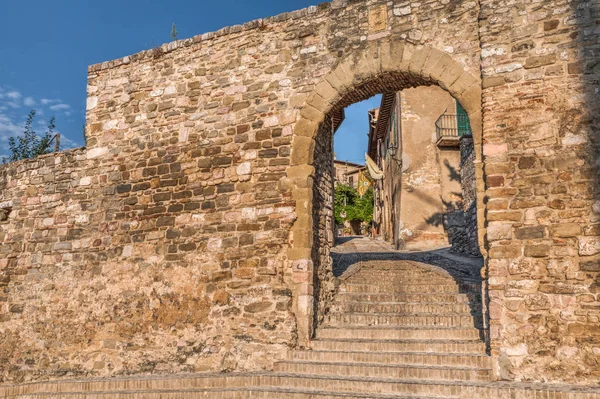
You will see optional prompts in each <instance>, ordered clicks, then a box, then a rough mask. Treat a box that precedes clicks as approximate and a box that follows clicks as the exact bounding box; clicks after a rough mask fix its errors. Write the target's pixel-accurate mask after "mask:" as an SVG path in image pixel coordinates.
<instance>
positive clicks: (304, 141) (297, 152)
mask: <svg viewBox="0 0 600 399" xmlns="http://www.w3.org/2000/svg"><path fill="white" fill-rule="evenodd" d="M314 152H315V140H313V139H312V138H310V137H303V136H296V137H294V141H293V142H292V154H291V164H292V166H296V165H306V164H311V163H312V162H313V159H314ZM288 176H289V175H288Z"/></svg>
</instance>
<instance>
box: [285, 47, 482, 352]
mask: <svg viewBox="0 0 600 399" xmlns="http://www.w3.org/2000/svg"><path fill="white" fill-rule="evenodd" d="M429 85H438V86H440V87H441V88H443V89H445V90H446V91H448V92H449V93H450V94H451V95H452V96H453V97H454V98H455V99H457V100H458V101H459V102H460V104H461V105H462V106H463V108H464V109H465V110H466V112H467V113H468V115H469V119H470V121H471V127H472V131H473V141H474V145H475V169H476V179H477V214H478V215H477V216H478V224H479V226H478V227H479V237H478V239H479V246H480V248H481V249H482V252H484V248H483V237H484V235H485V229H484V227H485V225H484V215H485V211H484V203H483V198H484V189H485V187H484V183H483V167H482V146H481V144H482V116H481V115H482V114H481V92H482V90H481V81H480V79H479V78H478V77H475V76H473V75H472V74H470V73H469V72H468V71H466V70H465V68H464V67H463V66H462V65H461V64H460V63H459V62H457V61H456V60H454V59H453V58H452V57H451V56H450V55H448V54H447V53H444V52H442V51H440V50H437V49H435V48H433V47H428V46H414V45H411V44H408V43H404V42H394V41H377V42H370V43H368V44H367V45H366V46H365V47H363V48H361V49H359V50H357V51H355V52H353V53H351V54H349V55H347V56H346V57H345V58H343V59H342V60H341V61H340V62H339V63H338V64H337V66H336V67H335V68H334V69H333V70H332V72H330V73H329V74H327V75H326V76H325V77H324V78H323V79H322V80H321V81H320V82H319V83H318V84H317V85H316V86H315V89H314V91H313V93H311V95H310V96H309V97H308V100H307V102H306V104H305V106H304V107H303V109H302V111H301V113H300V115H301V119H300V120H299V121H298V122H297V124H296V126H295V129H294V139H293V144H292V153H291V166H290V167H289V168H288V171H287V175H288V178H289V179H290V180H291V181H292V182H293V185H294V186H293V197H294V200H295V201H296V209H297V211H296V212H297V220H296V223H295V224H294V226H293V228H292V231H291V243H292V246H291V248H290V251H289V259H290V261H291V262H292V267H293V271H292V273H293V281H294V284H295V287H294V294H295V295H294V311H295V314H296V318H297V321H298V332H299V338H300V343H301V344H306V343H307V342H308V341H309V339H310V337H311V336H312V332H313V320H314V301H315V296H316V295H317V293H316V292H315V284H314V282H315V278H317V276H316V273H318V272H317V270H315V265H314V259H315V256H316V255H315V251H314V249H315V248H314V242H315V235H316V234H317V235H318V234H324V233H325V232H320V231H318V230H315V229H319V226H318V225H317V224H316V221H315V220H314V217H313V206H314V192H313V186H314V184H315V176H316V174H315V171H316V168H315V166H316V164H315V148H316V147H317V146H318V145H322V144H321V143H319V140H318V139H319V137H320V136H319V135H321V134H330V133H329V131H330V123H331V122H330V121H331V118H333V117H335V115H338V114H339V113H340V112H342V111H343V109H344V108H345V107H347V106H349V105H351V104H353V103H356V102H358V101H362V100H365V99H367V98H369V97H371V96H373V95H376V94H379V93H384V92H396V91H400V90H403V89H406V88H410V87H417V86H429ZM484 255H485V252H484Z"/></svg>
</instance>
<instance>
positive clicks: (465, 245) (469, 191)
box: [449, 136, 481, 256]
mask: <svg viewBox="0 0 600 399" xmlns="http://www.w3.org/2000/svg"><path fill="white" fill-rule="evenodd" d="M460 175H461V182H462V209H461V210H460V214H456V215H453V216H454V217H452V218H449V220H450V221H449V224H450V225H451V226H452V227H451V230H452V251H453V252H457V253H461V254H465V255H469V256H481V251H480V249H479V242H478V236H479V234H478V233H479V231H478V230H479V229H478V221H477V177H476V175H475V146H474V144H473V137H468V136H464V137H461V139H460Z"/></svg>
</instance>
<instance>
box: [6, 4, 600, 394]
mask: <svg viewBox="0 0 600 399" xmlns="http://www.w3.org/2000/svg"><path fill="white" fill-rule="evenodd" d="M599 15H600V10H599V6H598V2H597V1H594V0H577V1H573V2H566V1H563V0H545V1H541V2H531V1H524V0H515V1H511V2H507V1H503V0H500V1H499V0H479V1H460V0H458V1H454V0H452V1H432V2H430V3H418V2H415V3H410V4H409V3H406V2H401V1H383V0H368V1H351V0H348V1H346V0H334V1H333V2H332V3H325V4H323V5H321V6H318V7H311V8H308V9H305V10H301V11H297V12H292V13H287V14H283V15H280V16H277V17H272V18H268V19H264V20H257V21H253V22H250V23H247V24H244V25H239V26H234V27H229V28H224V29H222V30H220V31H218V32H214V33H207V34H203V35H200V36H196V37H194V38H190V39H186V40H181V41H177V42H173V43H169V44H165V45H163V46H162V47H158V48H156V49H152V50H148V51H144V52H141V53H139V54H136V55H132V56H128V57H124V58H121V59H118V60H114V61H108V62H104V63H102V64H98V65H93V66H91V67H90V68H89V70H88V85H87V90H88V99H87V124H86V138H87V147H86V148H80V149H75V150H70V151H66V152H63V153H58V154H52V155H47V156H42V157H39V158H37V159H33V160H26V161H21V162H17V163H13V164H8V165H3V166H0V204H2V205H1V206H0V208H2V210H3V211H2V212H1V213H2V214H3V216H2V217H1V218H0V255H1V256H0V290H1V292H0V335H1V336H2V339H1V340H0V376H1V377H0V378H1V379H2V383H3V385H5V384H10V383H21V382H39V381H48V380H52V381H60V380H63V379H71V380H72V379H75V378H76V379H84V380H85V379H89V378H92V377H93V378H98V377H115V376H129V379H123V380H119V381H121V382H118V383H117V382H115V383H114V384H112V385H111V383H106V384H104V383H102V382H94V381H93V380H92V381H84V382H82V383H81V385H85V386H86V387H87V389H97V390H98V391H99V392H104V394H106V392H108V391H109V390H111V389H112V390H119V389H121V388H122V389H129V390H132V389H134V388H135V387H137V388H139V389H141V388H140V387H141V386H142V385H143V384H147V385H145V386H152V387H157V388H156V389H157V392H160V389H163V390H165V389H169V388H168V387H169V386H170V385H169V384H168V383H164V384H163V383H161V382H158V381H159V380H157V379H149V380H145V382H144V383H140V385H137V383H135V382H132V379H135V378H140V376H142V375H146V374H151V373H152V374H170V375H173V374H177V373H186V372H202V371H232V370H237V371H239V370H246V371H247V370H264V369H272V367H273V363H274V362H275V361H277V360H279V359H283V358H284V357H285V356H286V353H287V352H288V351H289V349H290V348H297V347H310V346H311V345H314V344H315V342H316V341H315V340H314V339H313V338H314V329H315V326H316V325H319V323H320V322H321V321H322V320H324V319H325V318H326V315H327V312H328V311H329V309H330V308H331V306H332V303H333V299H334V297H335V294H336V292H337V291H336V290H337V288H338V287H339V284H338V283H337V282H336V278H335V275H334V271H333V267H332V260H331V257H330V250H331V245H332V241H333V233H332V232H333V226H332V225H333V223H332V206H331V203H332V200H333V198H332V192H333V184H334V171H333V151H332V131H333V130H334V129H333V127H334V126H335V120H336V118H339V115H340V113H341V112H342V110H343V109H344V108H345V107H347V106H349V105H351V104H352V103H355V102H358V101H362V100H365V99H367V98H369V97H371V96H373V95H376V94H379V93H396V92H398V91H401V90H405V89H409V88H412V87H417V86H439V87H441V88H442V89H444V90H446V91H447V92H449V93H450V94H451V95H452V96H453V97H454V98H455V99H457V100H458V101H459V102H460V104H462V105H463V107H464V109H465V111H466V113H467V114H468V116H469V119H470V121H471V128H472V131H473V143H472V148H473V152H472V155H471V159H473V167H472V168H471V169H470V172H469V173H471V175H472V176H474V177H475V183H474V184H473V186H472V194H474V195H473V197H474V198H475V204H474V206H473V208H472V209H473V215H476V220H477V223H478V227H479V228H478V229H477V235H478V242H479V249H480V250H481V252H482V253H483V255H484V258H485V266H484V267H483V269H482V270H481V273H480V275H481V276H482V277H483V284H482V286H481V289H480V290H479V292H478V294H477V295H478V296H481V297H483V301H482V304H483V305H482V306H481V307H480V309H479V310H478V312H479V313H480V315H481V316H480V320H482V326H483V327H482V330H481V335H477V337H475V338H474V339H479V338H478V337H483V339H484V341H485V342H484V343H482V342H479V344H480V345H479V346H484V345H485V347H486V348H487V349H488V352H489V361H490V362H491V364H492V367H493V370H494V372H493V377H492V379H494V380H498V379H502V380H507V381H537V382H569V383H578V384H586V383H587V384H594V383H596V382H597V381H598V376H600V367H599V364H600V360H599V357H600V329H599V327H598V323H599V320H600V297H599V295H600V277H599V272H600V258H599V257H600V196H599V187H598V185H599V181H600V175H599V165H600V161H599V159H600V144H599V143H600V141H599V140H598V137H599V135H600V131H599V130H598V127H599V126H600V119H599V118H600V107H599V103H600V101H599V99H600V86H599V85H600V83H599V82H600V70H599V68H598V65H599V63H600V55H599V54H600V51H598V49H599V48H600V42H599V40H600V34H599V32H598V29H599V28H598V27H599V25H598V19H599ZM464 169H468V168H464ZM464 169H463V170H464ZM381 283H382V284H383V283H385V281H382V282H381ZM451 286H452V285H451V284H447V285H445V286H444V289H446V287H451ZM452 287H454V288H456V284H454V285H453V286H452ZM459 288H460V289H463V286H459ZM471 288H472V287H471ZM473 289H474V288H473ZM468 299H469V298H467V299H466V300H467V301H468ZM419 320H421V319H419ZM427 320H430V319H427ZM431 320H434V321H435V322H439V323H444V322H445V321H444V320H455V319H452V318H449V319H436V318H435V316H434V317H432V318H431ZM458 320H459V321H461V320H463V319H458ZM461 322H462V321H461ZM471 326H472V324H471ZM416 331H417V334H420V332H419V330H416ZM484 355H485V354H484ZM485 356H487V355H485ZM215 378H217V379H218V381H220V382H219V384H221V385H219V384H214V385H211V384H210V383H208V382H207V381H209V380H208V379H201V378H200V379H193V380H192V379H189V380H182V381H183V382H181V384H182V385H183V386H185V387H188V388H189V389H197V388H198V387H199V386H203V387H206V386H209V387H223V386H225V387H230V388H231V387H238V386H239V385H235V384H246V383H247V384H252V383H253V381H254V380H253V379H254V378H256V380H261V381H267V382H269V383H270V384H272V385H275V386H276V385H277V384H279V383H280V382H281V381H283V378H284V376H281V375H278V376H274V377H270V376H263V375H261V376H259V377H254V376H246V377H242V380H237V381H238V382H236V383H234V382H232V381H233V380H231V379H230V376H223V375H221V376H220V377H215ZM231 378H232V377H231ZM290 378H291V377H290ZM307 378H308V377H303V378H298V379H296V380H293V381H295V382H294V383H295V384H296V385H295V386H297V387H301V386H303V384H304V383H305V382H306V381H307ZM186 381H187V382H186ZM190 381H191V382H190ZM239 381H242V382H239ZM286 381H287V380H286ZM311 381H315V384H317V383H320V384H321V385H320V387H324V386H325V387H329V388H332V387H333V388H335V387H340V388H339V389H341V390H344V391H345V392H346V393H348V392H355V390H360V389H364V388H363V387H364V386H366V385H368V386H369V387H374V388H373V389H376V390H377V391H378V392H381V390H380V389H383V388H382V387H383V386H384V385H385V387H386V388H385V389H386V391H385V392H387V393H389V395H395V394H397V393H398V392H399V391H398V390H397V389H399V388H398V387H400V386H402V387H404V388H402V389H405V388H406V389H407V390H408V389H409V388H410V387H407V385H406V384H404V385H402V384H401V383H397V384H394V385H393V386H391V385H386V384H385V383H383V382H379V383H376V384H375V385H370V384H366V382H364V381H363V380H353V381H352V382H351V383H350V382H348V379H347V378H346V379H340V378H337V379H327V380H324V379H311ZM69 384H75V383H67V382H64V383H62V382H49V383H44V384H27V385H20V386H18V387H12V386H7V387H4V386H3V387H2V388H0V393H1V394H2V395H3V396H7V397H11V396H13V397H14V396H19V395H28V397H32V396H35V395H36V394H35V392H38V393H39V392H46V393H47V392H49V391H52V390H53V391H54V392H59V391H60V392H66V391H68V392H72V393H73V392H79V391H77V390H76V389H81V388H80V386H79V385H78V386H77V387H74V386H73V385H69ZM161 384H162V385H161ZM186 384H187V385H186ZM193 384H195V385H194V386H193V387H191V388H190V385H193ZM228 384H229V385H228ZM377 384H379V385H377ZM432 386H433V385H431V384H422V385H419V387H420V388H419V389H422V390H421V391H419V392H421V393H422V394H423V395H424V396H429V397H432V396H447V397H451V396H454V397H463V398H467V397H503V398H508V397H511V395H513V393H514V392H515V389H516V390H517V391H518V392H525V391H528V390H531V391H535V390H536V389H538V388H536V386H527V387H525V386H523V385H519V386H517V388H514V389H513V388H507V386H505V385H485V384H483V383H482V384H480V385H477V384H474V383H462V382H461V383H453V384H452V385H451V386H449V385H445V386H444V387H440V388H439V389H438V385H436V386H435V390H434V388H431V387H432ZM78 387H79V388H78ZM132 387H133V388H132ZM411 387H413V386H412V385H411ZM413 388H414V387H413ZM215 389H216V388H215ZM369 389H370V388H369ZM387 389H389V391H388V390H387ZM428 389H431V390H429V391H428ZM556 389H559V388H556ZM561 389H562V388H561ZM542 391H543V392H542ZM555 391H556V390H555ZM403 392H405V393H406V392H408V391H403ZM411 392H412V391H411ZM457 392H460V393H459V394H455V393H457ZM482 392H483V393H485V394H481V395H480V393H482ZM538 392H540V393H539V395H537V397H544V396H545V397H548V396H550V395H554V391H552V392H553V393H552V394H550V393H548V392H549V391H547V390H545V389H542V390H540V389H538ZM414 394H415V393H411V395H414ZM40 395H41V394H40ZM134 395H135V393H132V394H131V396H123V397H131V398H133V397H135V396H134ZM158 395H159V394H156V395H155V396H147V397H158ZM164 395H166V396H168V397H179V396H177V395H178V394H177V393H173V394H172V395H170V394H169V395H170V396H169V395H167V394H164ZM231 395H235V393H232V394H231ZM283 395H286V394H285V393H282V397H284V396H283ZM486 395H487V396H486ZM569 395H570V396H567V397H572V398H575V397H577V398H582V397H584V396H581V395H579V394H578V393H573V394H572V395H571V394H569ZM592 395H595V397H598V396H597V395H596V393H593V394H590V395H588V396H587V397H588V398H589V397H594V396H592ZM65 396H66V395H65ZM554 396H555V397H556V395H554ZM38 397H39V396H38ZM55 397H56V396H55ZM137 397H140V396H137ZM221 397H223V398H225V397H233V396H224V395H222V396H221ZM261 397H265V396H261ZM287 397H289V396H287ZM528 397H535V396H528ZM563 397H564V396H563Z"/></svg>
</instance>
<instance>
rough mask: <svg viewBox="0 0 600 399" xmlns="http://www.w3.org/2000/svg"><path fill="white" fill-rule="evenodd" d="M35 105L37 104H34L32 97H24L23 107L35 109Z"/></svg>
mask: <svg viewBox="0 0 600 399" xmlns="http://www.w3.org/2000/svg"><path fill="white" fill-rule="evenodd" d="M36 104H37V103H36V102H35V100H34V99H33V97H26V98H25V100H23V105H25V106H26V107H30V108H31V107H35V105H36Z"/></svg>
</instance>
